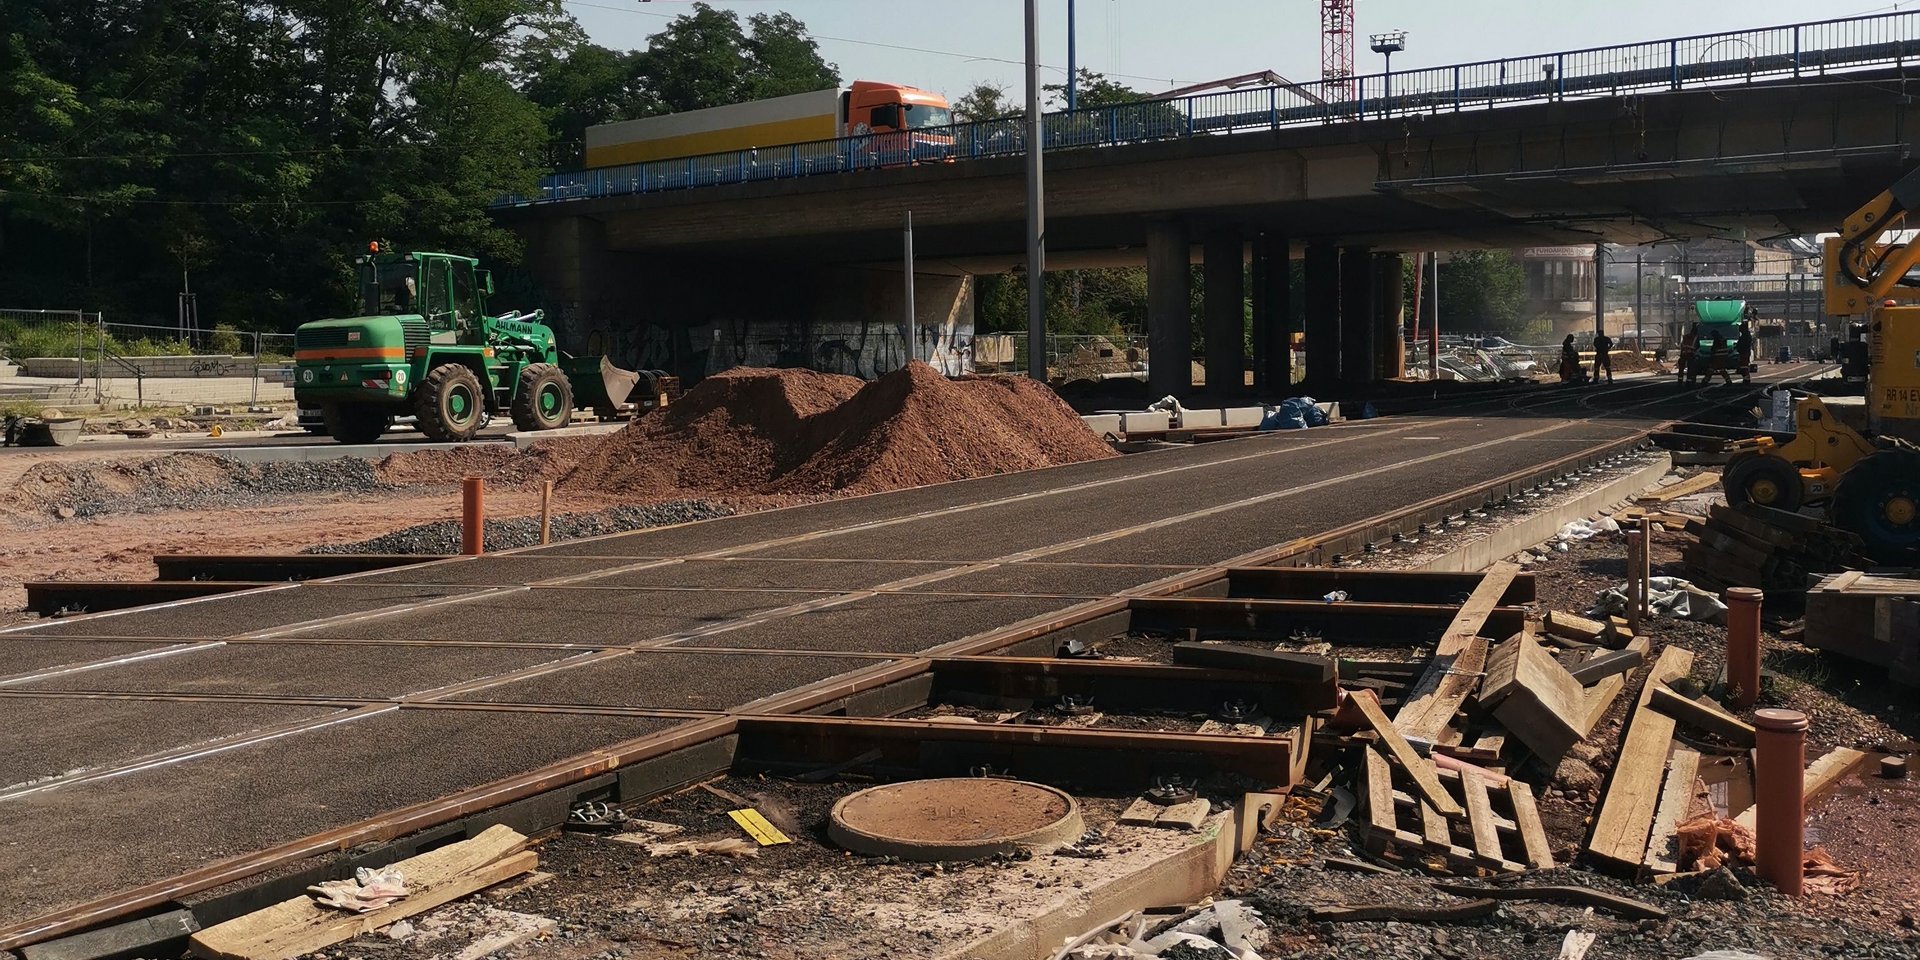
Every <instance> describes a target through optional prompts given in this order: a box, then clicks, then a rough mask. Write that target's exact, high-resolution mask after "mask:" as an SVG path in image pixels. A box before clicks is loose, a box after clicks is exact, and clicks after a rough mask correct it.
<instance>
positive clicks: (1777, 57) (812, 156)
mask: <svg viewBox="0 0 1920 960" xmlns="http://www.w3.org/2000/svg"><path fill="white" fill-rule="evenodd" d="M1916 57H1920V11H1916V12H1903V13H1885V14H1876V15H1873V16H1865V17H1850V18H1846V19H1842V20H1823V21H1816V22H1809V23H1799V24H1791V25H1788V26H1781V27H1763V28H1760V29H1757V30H1739V31H1734V32H1731V33H1710V34H1700V35H1698V36H1691V37H1678V38H1673V39H1667V40H1653V41H1648V42H1645V43H1630V44H1623V45H1620V46H1612V47H1592V48H1589V49H1585V50H1567V51H1563V52H1560V53H1548V54H1540V55H1536V56H1526V57H1509V58H1506V59H1501V60H1482V61H1480V62H1478V63H1463V64H1457V65H1452V66H1444V67H1430V68H1427V69H1424V70H1409V71H1406V72H1404V73H1395V74H1373V75H1370V76H1364V77H1354V78H1351V79H1349V80H1344V81H1326V80H1321V81H1316V82H1313V83H1303V84H1296V85H1294V86H1291V87H1259V88H1251V89H1244V90H1230V91H1227V92H1224V93H1210V94H1201V95H1197V96H1190V97H1180V98H1176V99H1171V100H1153V101H1146V102H1142V103H1129V104H1121V105H1119V106H1112V107H1093V108H1087V109H1083V110H1077V111H1071V112H1068V111H1062V112H1059V113H1051V114H1048V115H1047V117H1046V122H1045V123H1044V124H1043V129H1044V133H1043V135H1044V137H1045V138H1046V148H1047V149H1048V150H1059V149H1075V148H1086V147H1105V146H1114V145H1118V144H1128V143H1143V142H1147V141H1152V140H1169V139H1180V138H1185V137H1196V136H1206V135H1211V134H1219V133H1239V132H1245V131H1251V130H1273V129H1278V128H1280V127H1288V126H1302V125H1309V124H1327V123H1340V122H1349V121H1356V120H1366V119H1378V118H1381V117H1388V116H1402V115H1407V114H1434V113H1443V112H1458V111H1462V110H1468V109H1479V108H1491V107H1498V106H1501V105H1504V104H1517V103H1537V102H1542V101H1550V100H1562V99H1570V98H1578V97H1597V96H1615V95H1619V94H1623V93H1630V92H1635V91H1652V90H1680V89H1685V88H1690V87H1696V86H1703V85H1708V84H1718V83H1739V82H1749V81H1753V80H1758V79H1766V78H1778V77H1799V76H1818V75H1821V74H1825V73H1828V72H1830V71H1835V70H1844V69H1858V68H1863V67H1874V66H1890V65H1897V64H1902V63H1904V62H1905V61H1907V60H1909V59H1914V58H1916ZM1025 149H1026V126H1025V123H1024V121H1021V120H1019V119H1017V118H1015V119H1007V120H986V121H980V122H975V123H957V124H953V125H952V126H944V127H933V128H928V129H924V130H918V131H914V132H913V133H910V134H909V133H887V134H875V135H868V136H857V137H841V138H839V139H835V140H816V141H813V142H810V143H795V144H783V145H780V146H772V147H762V148H758V149H754V150H741V151H735V152H732V153H715V154H707V155H704V156H697V157H680V158H675V159H671V160H655V161H651V162H647V163H634V164H626V165H623V166H617V167H602V168H599V169H595V170H582V171H578V172H573V173H557V174H552V175H549V176H547V177H544V178H542V180H541V190H540V193H539V195H537V196H533V197H523V196H518V195H512V196H506V197H502V198H500V199H499V200H497V201H495V202H494V204H493V205H494V206H495V207H502V206H520V205H525V204H533V203H549V202H558V201H564V200H579V199H589V198H595V197H610V196H621V195H625V194H636V193H658V192H661V191H666V190H684V189H688V188H692V187H709V186H719V185H723V184H734V183H747V182H751V181H755V180H783V179H788V178H792V177H806V176H818V175H823V174H836V173H849V172H853V171H859V170H873V169H879V168H882V167H897V166H904V165H907V164H912V163H921V162H950V161H961V160H977V159H982V158H987V157H1004V156H1018V155H1020V154H1022V153H1024V152H1025Z"/></svg>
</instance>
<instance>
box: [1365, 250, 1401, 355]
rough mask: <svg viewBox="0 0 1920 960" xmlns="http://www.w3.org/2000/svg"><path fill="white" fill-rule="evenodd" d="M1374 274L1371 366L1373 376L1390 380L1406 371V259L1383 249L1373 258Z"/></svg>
mask: <svg viewBox="0 0 1920 960" xmlns="http://www.w3.org/2000/svg"><path fill="white" fill-rule="evenodd" d="M1373 264H1374V277H1375V278H1376V279H1377V280H1378V281H1379V285H1378V288H1377V291H1378V292H1377V294H1376V296H1375V298H1374V310H1375V318H1376V320H1375V324H1374V344H1373V345H1374V357H1375V361H1374V366H1373V376H1374V379H1376V380H1392V379H1395V378H1398V377H1402V376H1405V375H1406V372H1407V338H1406V334H1405V332H1404V331H1405V330H1406V323H1405V322H1404V321H1405V317H1404V316H1403V314H1404V313H1405V312H1406V297H1407V294H1406V289H1407V288H1406V280H1407V263H1406V260H1405V258H1403V257H1401V256H1400V255H1399V254H1397V253H1383V254H1380V255H1378V256H1376V257H1375V258H1374V261H1373Z"/></svg>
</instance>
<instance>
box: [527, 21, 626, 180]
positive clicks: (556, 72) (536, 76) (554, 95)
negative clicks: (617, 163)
mask: <svg viewBox="0 0 1920 960" xmlns="http://www.w3.org/2000/svg"><path fill="white" fill-rule="evenodd" d="M641 61H642V55H641V54H640V53H639V52H638V51H633V50H626V51H621V50H610V49H608V48H606V47H602V46H599V45H598V44H593V43H586V42H581V43H579V44H576V45H574V46H573V47H570V48H563V49H560V50H557V51H556V50H547V49H539V50H535V51H531V52H530V53H529V55H528V56H527V57H526V58H525V59H524V60H523V61H522V62H521V63H519V64H518V65H517V72H518V73H519V74H520V76H521V77H522V80H521V87H520V91H521V93H522V94H524V95H525V96H526V98H527V99H528V100H530V101H532V102H533V104H534V105H535V106H537V107H539V108H540V109H541V111H542V113H543V114H544V115H545V116H546V120H547V136H548V139H549V140H550V141H552V142H553V143H554V145H555V149H554V151H553V156H551V157H550V158H549V163H550V164H551V165H552V166H555V167H577V166H579V165H580V164H581V162H582V159H583V157H582V154H581V147H582V143H583V141H584V140H585V138H586V132H587V128H588V127H591V126H594V125H596V124H602V123H613V122H615V121H619V120H631V119H633V118H635V117H644V116H648V115H649V114H654V113H659V112H661V107H660V103H659V101H658V100H657V99H656V98H655V97H654V96H653V95H652V93H651V92H650V91H648V90H647V89H646V87H645V85H644V84H643V83H642V81H641V69H642V67H641Z"/></svg>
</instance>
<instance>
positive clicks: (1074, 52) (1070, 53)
mask: <svg viewBox="0 0 1920 960" xmlns="http://www.w3.org/2000/svg"><path fill="white" fill-rule="evenodd" d="M1075 5H1076V4H1075V0H1067V110H1068V111H1069V112H1071V111H1074V110H1078V109H1080V57H1079V40H1080V38H1079V32H1080V31H1079V30H1078V29H1076V18H1075V16H1074V6H1075ZM1107 69H1109V70H1111V69H1113V68H1112V67H1108V68H1107Z"/></svg>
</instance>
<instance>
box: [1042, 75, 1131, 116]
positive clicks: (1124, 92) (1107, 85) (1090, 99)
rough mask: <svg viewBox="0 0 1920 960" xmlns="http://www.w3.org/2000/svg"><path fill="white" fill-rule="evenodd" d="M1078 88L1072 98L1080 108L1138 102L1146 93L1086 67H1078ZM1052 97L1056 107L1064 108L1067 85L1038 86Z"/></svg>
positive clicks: (1050, 84)
mask: <svg viewBox="0 0 1920 960" xmlns="http://www.w3.org/2000/svg"><path fill="white" fill-rule="evenodd" d="M1079 76H1080V89H1079V90H1078V91H1076V92H1075V93H1074V100H1075V102H1076V104H1077V105H1078V106H1079V108H1080V109H1082V110H1085V109H1088V108H1090V107H1111V106H1115V105H1117V104H1122V103H1139V102H1141V101H1143V100H1145V99H1147V95H1146V94H1145V93H1142V92H1140V91H1138V90H1135V89H1133V88H1132V87H1129V86H1127V85H1126V84H1124V83H1121V82H1119V81H1117V80H1111V79H1108V78H1107V77H1106V75H1104V74H1099V73H1095V72H1093V71H1092V70H1088V69H1087V68H1086V67H1081V68H1080V74H1079ZM1040 89H1041V90H1044V91H1045V92H1047V93H1048V94H1050V95H1051V96H1052V97H1053V101H1054V102H1053V104H1052V106H1054V107H1055V108H1056V109H1062V110H1064V109H1066V106H1067V85H1066V84H1064V83H1049V84H1046V85H1045V86H1042V87H1041V88H1040Z"/></svg>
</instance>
